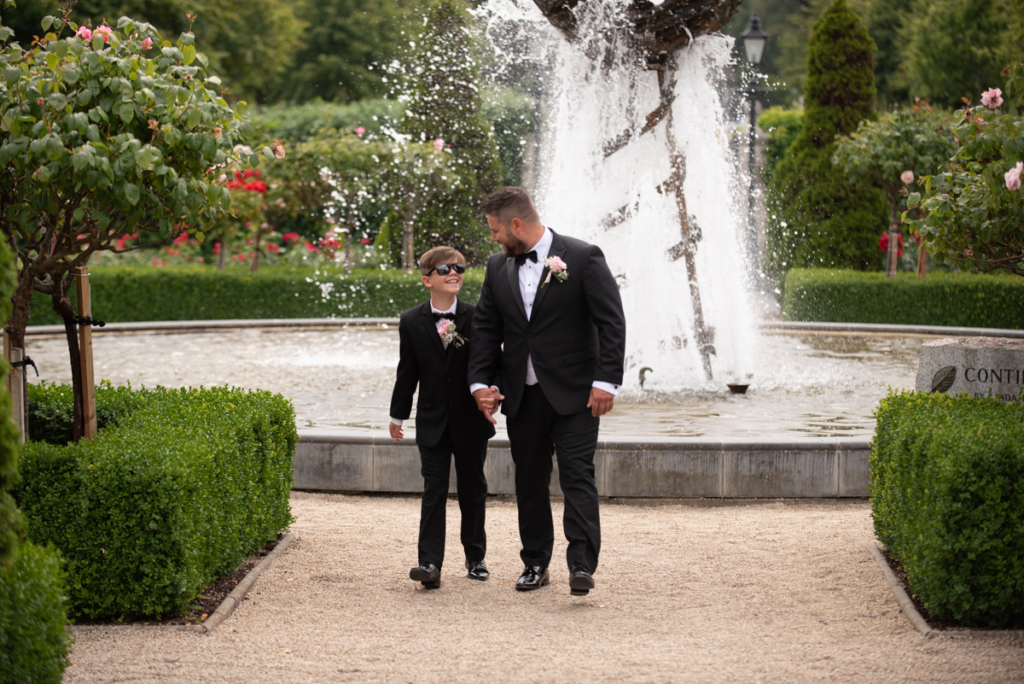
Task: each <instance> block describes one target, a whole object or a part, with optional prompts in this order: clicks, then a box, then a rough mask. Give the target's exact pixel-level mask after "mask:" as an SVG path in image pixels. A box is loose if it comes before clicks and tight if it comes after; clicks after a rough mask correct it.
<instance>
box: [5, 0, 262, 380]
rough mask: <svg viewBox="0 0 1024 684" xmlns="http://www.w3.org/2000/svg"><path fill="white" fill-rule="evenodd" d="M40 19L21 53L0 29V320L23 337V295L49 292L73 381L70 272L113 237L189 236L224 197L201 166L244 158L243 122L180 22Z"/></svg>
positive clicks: (154, 239) (221, 206)
mask: <svg viewBox="0 0 1024 684" xmlns="http://www.w3.org/2000/svg"><path fill="white" fill-rule="evenodd" d="M7 2H9V0H7ZM42 28H43V31H44V35H43V36H42V37H41V38H40V39H39V40H38V41H37V42H36V43H35V44H34V45H33V47H32V48H31V49H28V50H25V49H23V48H22V47H21V46H20V45H19V44H17V43H11V44H7V43H6V42H4V41H7V40H9V39H10V37H11V35H12V32H11V31H10V30H9V29H6V28H3V27H0V43H2V46H0V71H2V73H3V80H2V82H0V232H2V234H3V236H4V238H5V240H6V241H7V243H8V245H10V246H11V247H12V248H13V249H14V250H15V253H16V255H17V260H18V285H17V289H16V291H15V294H14V298H13V303H14V309H13V313H12V314H11V316H10V317H9V318H8V320H7V322H6V326H5V329H6V330H7V332H8V334H9V335H10V338H11V344H12V346H15V347H24V330H25V325H26V324H27V322H28V319H29V302H30V299H31V297H32V293H33V291H35V292H40V293H43V294H46V295H50V297H51V301H52V305H53V307H54V310H55V311H57V313H58V314H59V315H60V316H61V317H62V318H63V319H64V321H65V327H66V329H67V334H68V344H69V348H70V353H71V357H72V369H73V378H77V377H78V375H79V370H78V364H77V356H78V347H77V344H78V343H77V335H76V325H75V310H74V307H73V306H72V305H71V301H70V299H69V298H68V291H69V289H70V287H71V282H72V278H73V269H75V268H77V267H79V266H83V265H85V264H86V263H88V261H89V258H90V257H91V256H92V255H93V254H94V253H95V252H97V251H103V250H109V251H118V250H119V249H120V248H119V247H118V244H119V241H120V240H121V238H123V237H124V236H126V235H139V236H141V237H140V239H138V240H137V241H136V242H135V243H134V244H133V245H131V246H128V245H126V244H125V243H123V242H122V243H121V244H122V245H125V248H132V249H134V248H137V247H140V246H147V245H158V244H162V243H166V242H168V241H170V240H172V239H173V238H175V237H177V236H178V235H179V234H180V233H181V231H182V230H187V231H188V232H189V233H190V234H193V235H195V237H196V238H197V239H199V240H202V239H203V234H202V231H201V230H200V226H202V225H203V224H205V223H208V222H209V221H211V220H215V219H217V218H218V217H220V216H221V215H223V213H224V212H225V211H226V210H227V208H228V206H229V204H230V201H231V192H230V190H228V189H227V188H226V187H224V186H223V185H221V184H218V183H216V182H213V180H212V179H211V177H210V175H209V174H208V173H207V172H208V170H209V169H210V168H211V167H215V166H224V165H227V164H230V163H245V164H251V165H255V164H256V163H257V162H258V159H257V156H256V155H255V154H251V155H247V156H246V158H244V159H243V158H241V157H240V156H239V155H238V154H237V153H236V152H235V151H234V150H233V148H234V146H235V145H237V144H240V143H241V142H243V141H244V139H245V137H246V136H247V135H248V134H249V133H250V127H249V125H248V124H247V123H246V122H245V120H244V119H243V118H242V116H241V114H242V110H243V109H244V103H241V104H239V105H238V106H236V107H235V108H234V109H233V108H232V107H231V106H229V105H228V103H227V101H226V100H225V99H224V98H223V97H222V96H221V94H220V93H219V92H218V90H217V89H218V86H219V85H220V82H219V80H218V79H217V77H216V76H212V75H208V74H207V73H206V70H205V67H206V64H207V60H206V58H205V57H204V56H203V55H202V54H201V53H198V52H196V49H195V36H193V35H192V34H191V33H183V34H181V36H179V38H178V40H177V41H176V42H175V43H171V42H169V41H165V40H163V39H162V38H161V37H160V35H159V33H157V31H156V30H155V29H154V28H153V27H152V26H151V25H149V24H145V23H140V22H135V21H133V20H131V19H129V18H128V17H122V18H121V19H120V20H118V22H117V26H116V30H115V29H112V28H110V27H107V26H100V27H98V28H96V29H93V30H92V31H91V32H86V31H82V30H81V28H80V27H78V26H76V25H75V24H73V23H70V22H68V21H67V15H65V16H64V18H57V17H46V18H45V19H44V20H43V22H42ZM86 36H88V38H87V37H86ZM147 39H148V40H149V42H148V43H145V45H144V44H143V43H144V42H145V41H146V40H147ZM147 48H148V49H147ZM265 152H266V153H267V155H268V156H273V154H274V150H273V149H271V148H269V147H268V148H266V149H265ZM75 385H76V389H77V390H78V391H80V388H81V384H80V380H77V379H76V380H75Z"/></svg>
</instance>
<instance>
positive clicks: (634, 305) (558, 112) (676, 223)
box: [485, 0, 756, 393]
mask: <svg viewBox="0 0 1024 684" xmlns="http://www.w3.org/2000/svg"><path fill="white" fill-rule="evenodd" d="M625 7H626V5H625V4H624V3H622V2H620V1H618V0H588V2H586V3H580V4H578V5H577V6H576V8H575V10H574V13H575V24H576V26H575V38H576V40H575V41H574V42H572V43H570V42H568V41H567V40H565V38H564V37H563V36H562V35H560V34H559V32H558V31H556V30H555V29H554V28H552V27H551V26H550V25H549V24H548V22H547V20H546V19H545V18H544V15H543V14H541V12H540V10H538V9H537V7H536V6H535V5H534V4H533V3H530V2H523V1H520V2H517V1H516V0H491V2H490V3H489V5H488V9H487V11H486V13H485V17H486V18H487V20H488V22H489V25H490V27H491V29H490V31H489V33H491V34H494V35H498V34H500V35H502V36H505V37H506V40H504V41H497V42H499V43H501V44H502V45H503V46H505V47H504V50H505V56H506V58H509V59H516V58H519V57H518V56H516V55H511V54H509V48H508V47H507V46H509V45H512V44H515V43H516V41H510V40H508V39H507V36H508V35H509V34H510V33H511V34H513V35H521V36H528V37H529V41H526V40H524V41H522V43H524V44H523V47H524V48H529V54H530V58H532V59H538V55H543V59H544V60H545V61H546V62H547V63H549V64H550V66H551V68H549V69H547V70H546V73H547V74H548V76H547V78H548V83H547V84H546V89H545V90H546V93H547V96H546V97H545V108H546V111H545V129H544V132H543V140H544V144H543V145H542V146H541V159H542V173H541V176H540V178H539V182H538V184H537V187H536V188H535V189H534V191H533V195H534V198H535V201H536V203H537V205H538V210H539V211H540V213H541V217H542V218H543V220H544V221H545V222H546V223H547V225H549V226H551V227H552V228H553V229H554V230H556V231H558V232H561V233H564V234H566V235H571V236H574V237H578V238H581V239H584V240H587V241H588V242H592V243H594V244H597V245H599V246H600V247H601V248H602V250H603V251H604V253H605V256H606V258H607V260H608V264H609V266H610V267H611V270H612V273H613V274H614V275H615V276H616V279H617V280H618V282H619V287H620V293H621V295H622V299H623V305H624V307H625V311H626V319H627V330H628V334H627V355H626V375H625V383H624V386H625V389H626V390H627V391H629V392H631V393H637V392H639V391H640V390H641V383H642V384H643V389H645V390H648V391H650V390H654V391H656V392H671V393H675V392H680V391H687V390H690V391H692V390H698V391H722V390H724V389H725V384H726V383H729V382H740V383H747V382H750V381H751V380H750V377H751V374H752V373H753V370H754V369H753V367H752V363H753V362H752V359H753V352H754V344H755V341H756V334H755V329H754V315H753V309H752V307H751V303H750V299H749V294H748V289H747V284H748V277H747V272H746V265H745V264H746V263H747V259H746V255H745V253H744V246H743V240H742V239H741V236H742V235H743V227H744V225H745V214H744V213H743V212H744V211H745V208H744V205H745V203H746V202H745V200H746V189H745V186H744V185H740V183H739V181H740V179H739V178H738V177H737V174H736V171H735V168H736V165H735V163H734V160H733V158H732V153H731V151H730V148H729V144H728V135H727V126H726V119H725V111H724V107H723V104H722V99H721V96H720V87H719V86H720V83H719V79H720V75H721V74H722V73H723V71H725V70H726V68H727V67H728V66H729V65H730V61H731V53H730V48H731V43H732V40H731V39H730V38H727V37H724V36H720V35H718V36H701V37H697V38H695V39H693V40H691V41H689V44H688V45H687V46H686V47H684V48H682V49H680V50H678V51H677V52H675V53H674V54H668V55H661V56H659V57H658V61H656V62H655V63H652V59H651V56H650V55H648V54H644V53H643V51H642V50H641V49H638V46H637V44H636V40H635V36H632V35H631V33H630V32H629V31H628V30H622V29H623V27H624V26H627V23H626V18H625V16H624V12H625V9H624V8H625ZM642 369H648V370H644V371H642Z"/></svg>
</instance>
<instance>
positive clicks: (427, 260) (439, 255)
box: [420, 247, 466, 275]
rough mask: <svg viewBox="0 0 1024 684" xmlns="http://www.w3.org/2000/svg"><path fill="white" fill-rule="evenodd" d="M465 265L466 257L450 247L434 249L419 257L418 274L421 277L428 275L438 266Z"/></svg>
mask: <svg viewBox="0 0 1024 684" xmlns="http://www.w3.org/2000/svg"><path fill="white" fill-rule="evenodd" d="M464 263H466V257H464V256H462V253H461V252H460V251H459V250H457V249H454V248H452V247H434V248H433V249H428V250H427V251H426V252H424V253H423V256H421V257H420V273H422V274H423V275H430V272H431V271H433V270H434V269H435V268H437V266H439V265H440V264H464Z"/></svg>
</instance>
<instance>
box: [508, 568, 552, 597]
mask: <svg viewBox="0 0 1024 684" xmlns="http://www.w3.org/2000/svg"><path fill="white" fill-rule="evenodd" d="M549 581H550V580H549V578H548V569H547V568H542V567H540V566H539V565H527V566H526V569H525V570H523V574H522V575H520V576H519V580H518V581H517V582H516V591H533V590H534V589H540V588H541V587H543V586H546V585H547V583H548V582H549Z"/></svg>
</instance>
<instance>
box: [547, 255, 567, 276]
mask: <svg viewBox="0 0 1024 684" xmlns="http://www.w3.org/2000/svg"><path fill="white" fill-rule="evenodd" d="M567 268H569V266H568V265H567V264H566V263H565V262H564V261H562V260H561V258H559V257H556V256H553V257H551V266H550V269H551V272H552V273H561V272H562V271H564V270H565V269H567Z"/></svg>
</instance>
